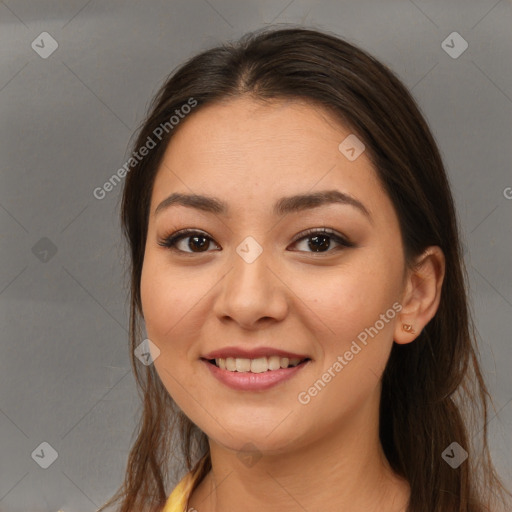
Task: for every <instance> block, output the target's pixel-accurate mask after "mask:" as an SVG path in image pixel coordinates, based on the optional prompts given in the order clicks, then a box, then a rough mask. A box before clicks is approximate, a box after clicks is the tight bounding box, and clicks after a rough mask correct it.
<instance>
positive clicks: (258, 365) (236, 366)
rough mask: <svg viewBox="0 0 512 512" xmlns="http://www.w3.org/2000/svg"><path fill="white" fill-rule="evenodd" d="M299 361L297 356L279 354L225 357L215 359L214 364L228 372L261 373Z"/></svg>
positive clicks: (286, 366) (293, 364)
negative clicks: (280, 355) (250, 357)
mask: <svg viewBox="0 0 512 512" xmlns="http://www.w3.org/2000/svg"><path fill="white" fill-rule="evenodd" d="M300 361H301V360H300V359H299V358H292V359H289V358H288V357H279V356H270V357H258V358H256V359H247V358H245V357H227V358H225V359H224V358H218V359H215V364H216V365H217V366H218V367H219V368H221V369H222V370H228V371H230V372H241V373H244V372H251V373H263V372H266V371H268V370H279V369H280V368H289V367H290V366H297V365H298V364H299V363H300Z"/></svg>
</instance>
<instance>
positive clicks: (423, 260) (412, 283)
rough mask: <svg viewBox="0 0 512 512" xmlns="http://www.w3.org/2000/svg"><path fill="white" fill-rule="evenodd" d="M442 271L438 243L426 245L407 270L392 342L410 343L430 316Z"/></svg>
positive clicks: (438, 295) (434, 309)
mask: <svg viewBox="0 0 512 512" xmlns="http://www.w3.org/2000/svg"><path fill="white" fill-rule="evenodd" d="M444 275H445V258H444V254H443V251H442V250H441V248H440V247H438V246H430V247H428V248H427V249H426V250H425V251H424V252H423V253H422V255H421V256H420V257H419V258H418V259H417V262H416V264H415V266H414V267H413V268H412V269H411V270H410V271H409V275H408V278H407V282H406V286H405V290H406V291H405V292H404V297H403V302H402V310H401V312H400V315H399V317H398V320H397V324H396V326H395V332H394V337H393V339H394V341H395V343H398V344H406V343H411V342H412V341H414V340H415V339H416V338H417V337H418V336H419V334H420V333H421V331H422V330H423V328H424V327H425V326H426V325H427V324H428V323H429V322H430V320H431V319H432V318H433V317H434V315H435V314H436V312H437V309H438V307H439V303H440V301H441V292H442V285H443V280H444Z"/></svg>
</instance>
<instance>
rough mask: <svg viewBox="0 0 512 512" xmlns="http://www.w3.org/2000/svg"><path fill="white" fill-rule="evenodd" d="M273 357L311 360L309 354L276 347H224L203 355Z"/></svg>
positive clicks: (214, 357)
mask: <svg viewBox="0 0 512 512" xmlns="http://www.w3.org/2000/svg"><path fill="white" fill-rule="evenodd" d="M271 356H279V357H287V358H288V359H299V360H300V361H302V360H304V359H309V356H308V355H307V354H297V353H294V352H289V351H287V350H280V349H276V348H275V347H258V348H253V349H247V348H243V347H224V348H221V349H219V350H214V351H213V352H209V353H208V354H205V355H203V356H202V357H201V359H207V360H212V359H227V358H228V357H232V358H235V359H237V358H238V359H257V358H259V357H271Z"/></svg>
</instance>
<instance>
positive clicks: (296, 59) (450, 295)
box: [100, 27, 512, 512]
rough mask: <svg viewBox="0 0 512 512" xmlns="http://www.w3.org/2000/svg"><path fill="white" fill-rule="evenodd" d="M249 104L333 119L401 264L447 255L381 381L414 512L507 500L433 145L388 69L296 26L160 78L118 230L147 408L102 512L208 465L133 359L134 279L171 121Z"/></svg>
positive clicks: (391, 456) (146, 502) (137, 321)
mask: <svg viewBox="0 0 512 512" xmlns="http://www.w3.org/2000/svg"><path fill="white" fill-rule="evenodd" d="M245 94H248V95H251V97H254V98H255V99H259V100H272V99H276V100H279V99H287V100H294V99H300V100H305V101H307V102H308V103H309V104H311V105H312V106H315V107H319V108H323V109H327V110H328V111H329V112H330V113H332V114H333V115H334V116H335V117H336V119H338V120H339V121H340V123H342V124H343V125H344V126H346V127H349V128H350V129H351V131H352V132H353V133H355V134H357V136H358V137H359V138H360V139H361V140H362V141H363V142H364V144H365V145H366V153H367V154H368V155H369V157H370V159H371V161H372V163H373V164H374V166H375V169H376V171H377V173H378V176H379V178H380V180H381V182H382V184H383V185H384V187H385V190H386V191H387V193H388V194H389V197H390V199H391V201H392V203H393V205H394V208H395V211H396V214H397V216H398V219H399V222H400V228H401V235H402V239H403V244H404V247H405V253H406V264H407V265H409V266H411V265H412V264H413V260H414V258H415V257H416V256H418V255H420V254H421V253H422V252H423V250H424V249H425V248H426V247H427V246H430V245H437V246H439V247H440V248H441V249H442V251H443V252H444V255H445V260H446V273H445V278H444V283H443V287H442V296H441V301H440V304H439V308H438V311H437V313H436V315H435V316H434V318H433V319H432V320H431V321H430V322H429V323H428V324H427V325H426V327H425V328H424V329H423V331H422V332H421V334H420V335H419V336H418V338H417V339H416V340H415V341H414V342H412V343H409V344H405V345H398V344H396V343H395V344H394V345H393V348H392V351H391V355H390V358H389V361H388V363H387V366H386V369H385V371H384V374H383V377H382V395H381V408H380V439H381V443H382V446H383V449H384V451H385V454H386V456H387V458H388V460H389V463H390V464H391V466H392V468H393V470H394V471H395V472H396V473H397V474H399V475H401V476H403V477H404V478H405V479H406V480H407V481H408V482H409V484H410V487H411V497H410V502H409V506H408V508H407V511H408V512H484V511H490V510H492V511H493V512H494V510H496V508H495V507H496V506H497V505H500V506H501V505H505V504H506V500H507V499H508V498H509V497H510V496H512V495H511V494H510V493H509V492H508V491H507V490H506V489H505V487H504V486H503V484H502V482H501V481H500V479H499V477H498V475H497V474H496V471H495V469H494V466H493V464H492V460H491V458H490V454H489V448H488V444H487V435H488V432H487V423H488V421H489V418H488V402H489V401H490V403H491V404H492V405H493V408H494V410H495V407H494V403H493V402H492V398H491V396H490V395H489V393H488V390H487V388H486V385H485V382H484V379H483V377H482V373H481V369H480V364H479V354H478V349H477V346H476V336H475V329H474V324H473V320H472V317H471V312H470V310H469V307H468V292H467V290H468V284H467V283H468V276H467V271H466V268H465V265H464V260H463V258H462V250H461V249H462V247H461V242H460V239H459V231H458V225H457V222H458V221H457V217H456V212H455V209H454V202H453V198H452V194H451V191H450V186H449V182H448V179H447V176H446V172H445V169H444V166H443V163H442V160H441V157H440V154H439V150H438V148H437V146H436V143H435V140H434V138H433V136H432V134H431V132H430V130H429V128H428V126H427V124H426V122H425V120H424V118H423V116H422V114H421V113H420V110H419V108H418V106H417V105H416V103H415V101H414V99H413V98H412V97H411V94H410V93H409V92H408V91H407V89H406V88H405V87H404V85H403V84H402V83H401V82H400V81H399V79H398V78H397V77H396V76H395V75H394V74H393V73H392V72H391V71H390V70H389V69H388V68H387V67H386V66H384V65H383V64H382V63H380V62H378V61H377V60H375V59H374V58H373V57H371V56H370V55H368V54H367V53H366V52H364V51H362V50H361V49H359V48H357V47H355V46H353V45H352V44H349V43H348V42H346V41H344V40H342V39H340V38H339V37H337V36H334V35H331V34H329V33H326V32H320V31H317V30H311V29H305V28H300V27H299V28H286V29H280V30H276V29H275V28H271V29H266V30H259V31H256V32H253V33H249V34H247V35H245V36H244V37H242V38H241V39H240V40H239V41H236V42H235V43H228V44H225V45H223V46H219V47H217V48H213V49H210V50H207V51H204V52H202V53H200V54H199V55H197V56H195V57H193V58H191V59H190V60H188V61H187V62H186V63H185V64H183V65H182V66H180V67H179V68H178V69H177V70H175V71H174V72H173V73H172V74H171V75H170V76H169V77H168V79H167V80H166V81H165V83H164V85H163V86H162V87H161V89H160V91H159V92H158V94H157V95H156V97H155V98H154V99H153V101H152V103H151V105H150V108H149V114H148V116H147V118H146V119H145V121H144V123H143V124H142V127H141V129H140V130H139V133H138V137H137V140H136V141H135V144H134V145H133V149H134V151H137V150H138V148H141V147H142V146H144V145H147V144H148V141H149V139H151V140H152V141H153V142H154V143H155V146H154V147H153V148H152V149H151V150H150V151H149V152H148V153H147V155H146V156H144V157H143V158H142V157H141V158H140V159H137V160H135V159H134V161H133V162H132V163H131V168H130V169H129V172H128V173H127V176H126V182H125V186H124V194H123V198H122V206H121V219H122V227H123V233H124V235H125V237H126V240H127V242H128V248H129V254H130V257H131V258H130V259H131V262H130V263H131V264H130V267H129V272H130V274H131V276H130V279H131V308H130V357H131V361H132V368H133V371H134V374H135V378H136V382H137V385H138V387H139V390H140V392H141V396H142V398H143V411H142V417H141V421H140V424H139V428H138V431H137V437H136V440H135V442H134V444H133V446H132V449H131V451H130V454H129V457H128V463H127V471H126V476H125V481H124V483H123V485H122V486H121V488H120V489H119V490H118V491H117V493H116V494H115V495H114V496H113V497H112V498H111V500H109V502H107V503H106V504H105V505H104V506H103V507H102V508H101V509H100V511H102V510H103V509H104V508H106V507H108V506H111V505H113V504H114V503H116V502H119V501H120V505H119V507H118V508H117V509H116V510H118V511H119V512H134V511H139V510H160V509H161V507H162V506H163V505H164V503H165V501H166V498H167V497H168V495H169V493H170V491H171V490H172V489H170V488H168V487H167V486H168V485H169V478H170V473H169V467H170V465H171V464H170V463H171V459H172V458H173V457H174V456H176V454H177V458H176V460H177V461H178V462H180V461H181V462H182V463H184V465H185V466H186V468H187V470H191V469H192V468H193V467H194V466H195V465H196V464H197V463H198V461H199V459H200V458H201V457H203V456H204V457H206V464H204V465H203V466H202V471H201V474H200V477H201V478H202V477H203V476H204V475H205V474H206V473H207V472H208V471H209V470H210V468H211V461H210V459H209V447H208V442H207V437H206V435H205V434H204V433H203V432H202V431H200V430H199V429H198V427H197V426H195V425H194V424H193V423H192V422H191V421H190V420H189V419H188V418H186V417H185V416H184V415H183V413H182V412H181V411H180V410H179V408H178V407H177V405H176V404H175V403H174V402H173V400H172V398H171V397H170V396H169V394H168V392H167V391H166V389H165V388H164V387H163V385H162V383H161V382H160V379H159V377H158V375H157V374H156V372H155V369H154V366H153V365H149V366H144V365H142V364H140V363H139V362H138V360H137V359H136V358H135V357H134V349H135V347H136V346H137V345H138V344H140V343H141V341H142V334H141V320H142V309H141V298H140V279H141V271H142V264H143V259H144V248H145V242H146V235H147V227H148V215H149V205H150V199H151V193H152V186H153V182H154V178H155V174H156V172H157V170H158V167H159V164H160V162H161V160H162V155H163V153H164V151H165V149H166V147H167V144H168V142H169V140H170V138H171V137H172V135H173V133H174V131H176V130H177V129H179V124H177V126H173V125H172V123H171V124H170V123H169V119H170V118H171V116H172V115H173V114H174V113H175V112H176V110H180V109H182V108H183V110H181V112H188V111H190V110H191V109H190V108H188V110H186V109H184V107H183V105H187V104H188V105H192V104H193V105H195V107H194V109H192V110H193V111H192V112H191V113H190V114H189V115H193V112H194V111H197V110H198V109H200V108H201V107H202V106H204V105H208V104H211V103H213V102H216V101H220V100H225V99H229V98H234V97H239V96H240V95H245ZM194 102H195V103H194ZM165 123H167V125H165ZM162 126H166V129H165V130H162V129H161V128H160V130H158V128H159V127H162ZM155 134H158V137H157V136H155ZM452 442H457V443H458V444H459V445H461V446H462V447H463V448H464V449H465V450H466V451H467V452H468V453H469V458H468V459H467V460H466V461H465V462H464V463H462V464H461V465H460V466H459V467H458V468H456V469H453V468H452V467H451V466H450V465H448V464H447V463H446V462H445V461H444V460H443V458H442V457H441V454H442V453H443V451H444V450H445V449H446V448H447V447H448V446H449V445H450V444H451V443H452Z"/></svg>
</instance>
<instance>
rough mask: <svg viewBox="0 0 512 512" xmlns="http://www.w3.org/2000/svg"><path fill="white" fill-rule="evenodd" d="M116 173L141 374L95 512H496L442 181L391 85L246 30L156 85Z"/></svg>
mask: <svg viewBox="0 0 512 512" xmlns="http://www.w3.org/2000/svg"><path fill="white" fill-rule="evenodd" d="M134 154H136V155H137V158H133V157H132V160H133V162H131V163H130V166H131V168H130V170H129V172H128V173H127V176H126V183H125V188H124V195H123V203H122V222H123V227H124V233H125V235H126V238H127V240H128V242H129V247H130V254H131V263H132V265H131V286H132V289H131V292H132V293H131V299H132V300H131V345H132V352H133V351H135V353H137V351H138V353H139V354H140V353H141V350H142V349H141V348H140V341H141V340H142V339H143V336H142V334H141V330H140V327H141V322H140V320H141V318H142V319H143V320H144V324H145V328H146V332H147V338H148V340H146V341H145V345H144V346H145V350H146V353H147V350H149V351H150V354H151V358H148V361H149V362H153V364H147V363H145V364H144V365H141V364H140V363H139V361H137V360H136V358H135V356H132V357H133V358H132V361H133V365H134V371H135V375H136V378H137V382H138V385H139V386H140V387H141V390H142V392H143V396H144V411H143V417H142V422H141V426H140V430H139V432H138V437H137V440H136V442H135V444H134V446H133V448H132V450H131V452H130V457H129V462H128V467H127V474H126V480H125V483H124V486H123V488H122V489H121V490H120V491H119V492H118V494H117V495H116V496H114V498H113V499H112V500H111V502H109V503H108V504H107V505H110V504H112V503H114V502H115V501H119V500H121V504H120V507H119V508H118V510H119V511H122V512H128V511H135V510H137V511H138V510H164V511H165V512H172V511H178V510H179V511H182V510H198V511H199V512H212V511H223V512H228V511H232V510H239V509H240V507H241V506H243V508H244V510H276V511H277V510H279V511H281V512H282V511H285V510H290V511H292V510H332V511H334V510H336V511H338V510H350V511H351V512H359V511H363V510H364V511H369V510H379V511H385V512H392V511H393V512H399V511H407V512H448V511H449V512H456V511H457V512H483V511H489V510H493V511H494V510H498V508H497V507H498V506H503V507H505V506H506V503H505V499H506V498H508V496H510V494H509V493H508V491H506V490H505V489H504V488H503V486H502V484H501V482H500V480H499V479H498V477H497V475H496V473H495V470H494V468H493V465H492V462H491V460H490V457H489V452H488V447H487V427H486V425H487V421H488V417H487V400H488V399H489V398H490V397H489V395H488V392H487V389H486V386H485V383H484V380H483V378H482V375H481V370H480V367H479V362H478V359H477V351H476V345H475V336H474V333H473V325H472V320H471V317H470V313H469V311H468V305H467V292H466V284H465V269H464V265H463V260H462V258H461V245H460V241H459V234H458V226H457V222H456V214H455V211H454V203H453V199H452V195H451V192H450V188H449V183H448V180H447V177H446V173H445V170H444V167H443V164H442V161H441V158H440V155H439V152H438V149H437V147H436V144H435V142H434V139H433V137H432V135H431V133H430V131H429V129H428V127H427V125H426V122H425V120H424V119H423V117H422V115H421V113H420V112H419V109H418V107H417V106H416V104H415V102H414V100H413V99H412V98H411V96H410V94H409V93H408V92H407V90H406V89H405V88H404V86H403V85H402V84H401V82H400V81H399V80H398V79H397V78H396V77H395V76H394V75H393V73H392V72H391V71H389V70H388V69H387V68H386V67H385V66H383V65H382V64H381V63H379V62H378V61H376V60H375V59H373V58H372V57H371V56H369V55H368V54H366V53H365V52H363V51H362V50H360V49H358V48H356V47H354V46H353V45H351V44H349V43H347V42H345V41H343V40H341V39H339V38H337V37H335V36H333V35H330V34H326V33H321V32H318V31H314V30H307V29H300V28H297V29H285V30H266V31H260V32H258V33H254V34H249V35H247V36H246V37H244V38H242V40H241V41H239V42H237V43H236V44H233V45H225V46H222V47H219V48H214V49H212V50H209V51H206V52H203V53H201V54H200V55H198V56H196V57H194V58H192V59H191V60H189V61H188V62H187V63H185V64H184V65H183V66H181V67H180V69H178V70H177V71H175V72H174V73H173V74H172V75H171V76H170V78H169V79H168V80H167V82H166V83H165V84H164V86H163V87H162V88H161V90H160V92H159V93H158V95H157V96H156V98H155V99H154V101H153V103H152V105H151V108H150V113H149V115H148V117H147V119H146V121H145V122H144V124H143V126H142V128H141V130H140V133H139V136H138V139H137V141H136V143H135V145H134ZM463 406H464V407H463ZM479 406H481V409H478V407H479ZM478 412H481V414H482V417H479V416H475V415H477V414H478ZM473 421H475V422H476V423H478V422H479V421H483V422H484V425H485V426H484V428H483V430H482V432H481V433H480V434H479V435H475V436H474V437H472V432H471V428H472V427H473ZM476 423H475V424H476ZM174 434H176V436H177V437H175V436H174ZM173 441H174V443H178V444H179V445H180V446H181V447H182V450H183V457H182V459H181V460H183V461H184V462H185V463H186V465H187V469H188V473H187V474H186V475H185V476H184V477H183V479H182V480H181V481H180V483H179V484H178V486H177V487H176V488H175V489H174V491H173V492H172V493H171V492H170V491H171V490H170V489H168V487H167V485H168V480H169V473H168V469H169V463H170V462H171V457H172V456H173V454H174V452H175V451H176V450H173V446H175V444H173ZM479 442H480V443H481V450H480V451H478V450H477V449H476V448H475V445H476V446H478V443H479ZM498 497H500V499H498ZM107 505H106V506H107ZM104 508H105V507H102V509H101V510H103V509H104ZM503 510H505V508H503Z"/></svg>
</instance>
